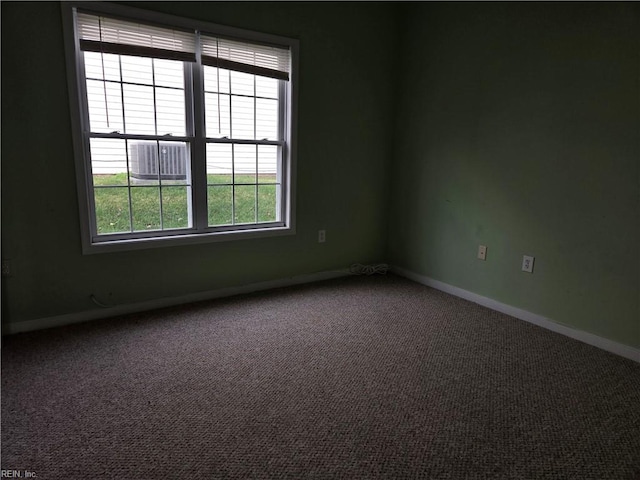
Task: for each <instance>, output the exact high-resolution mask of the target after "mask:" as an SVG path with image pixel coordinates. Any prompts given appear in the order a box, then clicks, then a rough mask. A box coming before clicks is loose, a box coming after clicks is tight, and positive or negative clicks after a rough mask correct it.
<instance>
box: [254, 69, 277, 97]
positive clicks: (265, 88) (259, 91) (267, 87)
mask: <svg viewBox="0 0 640 480" xmlns="http://www.w3.org/2000/svg"><path fill="white" fill-rule="evenodd" d="M256 97H267V98H278V80H276V79H275V78H269V77H260V76H258V75H256Z"/></svg>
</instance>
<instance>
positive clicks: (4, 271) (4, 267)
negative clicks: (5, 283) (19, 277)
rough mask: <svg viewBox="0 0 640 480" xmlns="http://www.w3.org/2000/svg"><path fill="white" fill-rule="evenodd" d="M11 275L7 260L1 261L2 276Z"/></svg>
mask: <svg viewBox="0 0 640 480" xmlns="http://www.w3.org/2000/svg"><path fill="white" fill-rule="evenodd" d="M10 275H11V263H9V260H2V276H3V277H8V276H10Z"/></svg>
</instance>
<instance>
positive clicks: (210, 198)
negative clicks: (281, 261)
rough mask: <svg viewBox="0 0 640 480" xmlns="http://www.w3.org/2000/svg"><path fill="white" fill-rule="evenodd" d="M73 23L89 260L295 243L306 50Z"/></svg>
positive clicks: (164, 22)
mask: <svg viewBox="0 0 640 480" xmlns="http://www.w3.org/2000/svg"><path fill="white" fill-rule="evenodd" d="M65 9H66V10H65V12H64V13H65V28H66V30H65V33H66V38H67V55H68V64H69V72H70V92H71V102H72V121H73V124H74V140H75V144H76V157H77V161H76V167H77V169H76V170H77V174H78V175H77V176H78V185H79V198H80V206H81V224H82V226H83V247H84V251H85V252H94V251H100V250H102V251H109V250H117V249H128V248H141V247H147V246H150V245H168V244H170V245H171V244H181V243H194V242H203V241H212V240H213V241H215V240H222V239H224V240H227V239H234V238H246V237H252V236H265V235H280V234H287V233H293V232H294V225H293V219H294V205H293V199H294V136H293V127H294V113H295V110H294V106H295V105H294V99H295V97H294V94H293V92H294V84H295V81H294V73H295V69H294V68H293V67H294V66H295V65H296V55H297V42H296V41H295V40H292V39H286V38H281V37H274V36H270V35H264V34H258V33H255V32H247V31H240V30H237V29H231V28H229V27H221V26H216V25H212V24H204V23H201V22H195V21H190V20H187V19H180V18H176V17H169V16H166V15H160V14H152V13H151V12H144V11H140V10H135V9H130V8H124V7H121V6H119V5H106V6H105V5H102V4H96V3H73V4H68V5H66V6H65Z"/></svg>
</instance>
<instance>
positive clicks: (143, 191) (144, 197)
mask: <svg viewBox="0 0 640 480" xmlns="http://www.w3.org/2000/svg"><path fill="white" fill-rule="evenodd" d="M131 211H132V213H133V230H134V231H137V232H138V231H144V230H159V229H160V188H159V187H131Z"/></svg>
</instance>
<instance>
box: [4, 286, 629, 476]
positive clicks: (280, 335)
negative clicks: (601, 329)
mask: <svg viewBox="0 0 640 480" xmlns="http://www.w3.org/2000/svg"><path fill="white" fill-rule="evenodd" d="M2 468H3V469H11V470H20V471H21V472H22V473H23V476H24V471H25V470H27V471H31V472H35V473H36V475H37V479H38V480H47V479H66V480H73V479H94V478H107V479H110V478H113V479H166V478H170V479H196V478H198V479H218V478H220V479H224V478H231V479H250V478H256V479H302V478H321V479H330V478H331V479H377V478H388V479H417V478H421V479H580V480H584V479H597V480H603V479H629V480H632V479H639V478H640V365H639V364H636V363H634V362H632V361H630V360H627V359H624V358H621V357H617V356H615V355H613V354H610V353H607V352H604V351H602V350H598V349H596V348H594V347H591V346H588V345H585V344H582V343H579V342H577V341H574V340H571V339H569V338H566V337H563V336H560V335H558V334H554V333H551V332H549V331H547V330H544V329H541V328H538V327H535V326H533V325H530V324H527V323H525V322H522V321H520V320H516V319H513V318H511V317H509V316H507V315H503V314H500V313H497V312H494V311H491V310H489V309H486V308H484V307H480V306H478V305H475V304H473V303H469V302H467V301H464V300H461V299H458V298H455V297H452V296H449V295H447V294H444V293H441V292H438V291H436V290H433V289H430V288H427V287H424V286H422V285H419V284H416V283H413V282H410V281H408V280H405V279H402V278H399V277H395V276H392V275H389V276H385V277H382V276H375V277H350V278H344V279H339V280H332V281H327V282H322V283H317V284H312V285H305V286H299V287H291V288H285V289H279V290H274V291H271V292H266V293H258V294H252V295H244V296H239V297H234V298H228V299H222V300H216V301H211V302H205V303H199V304H195V305H190V306H187V307H183V308H171V309H165V310H162V311H156V312H150V313H146V314H141V315H134V316H127V317H122V318H118V319H112V320H108V321H98V322H91V323H87V324H81V325H74V326H69V327H63V328H57V329H51V330H45V331H40V332H32V333H28V334H19V335H14V336H11V337H6V338H4V339H3V347H2Z"/></svg>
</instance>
